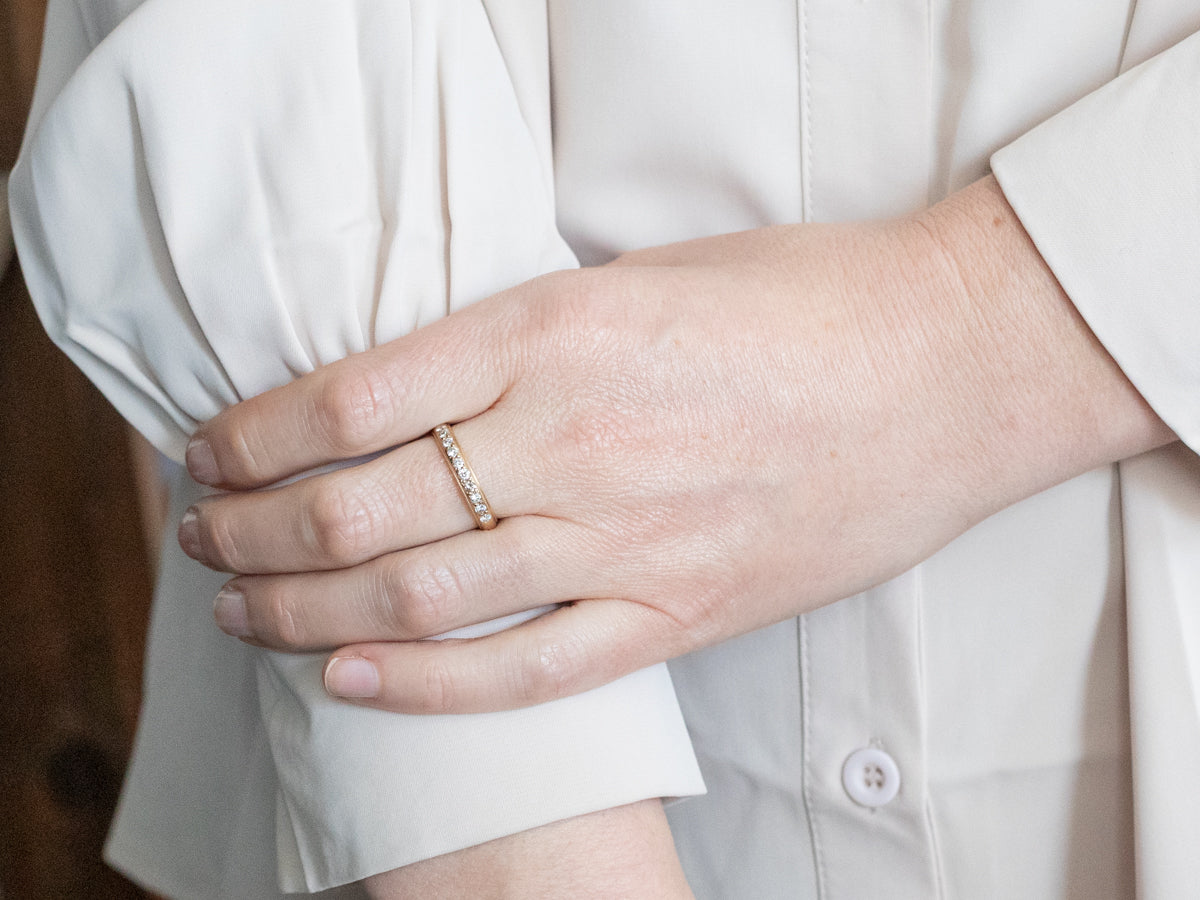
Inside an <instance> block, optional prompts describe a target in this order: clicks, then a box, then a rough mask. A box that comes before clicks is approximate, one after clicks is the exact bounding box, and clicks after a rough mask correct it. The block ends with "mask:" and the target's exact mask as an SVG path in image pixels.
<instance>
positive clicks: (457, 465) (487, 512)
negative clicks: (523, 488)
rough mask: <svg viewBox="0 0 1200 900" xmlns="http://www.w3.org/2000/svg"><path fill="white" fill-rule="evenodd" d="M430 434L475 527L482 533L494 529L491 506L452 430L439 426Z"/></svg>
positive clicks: (493, 515)
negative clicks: (473, 518)
mask: <svg viewBox="0 0 1200 900" xmlns="http://www.w3.org/2000/svg"><path fill="white" fill-rule="evenodd" d="M430 433H431V434H432V435H433V440H434V442H435V443H436V444H437V445H438V447H439V448H441V451H442V459H444V460H446V465H448V466H449V467H450V473H451V474H452V475H453V476H454V482H455V483H456V484H457V485H458V492H459V493H460V494H462V498H463V502H464V503H465V504H467V509H468V510H470V511H471V515H472V516H474V517H475V525H476V527H478V528H479V529H481V530H482V531H490V530H491V529H493V528H495V527H496V516H495V514H494V513H493V512H492V508H491V506H489V505H488V501H487V497H486V496H485V495H484V493H483V488H481V487H480V486H479V479H478V478H476V477H475V473H474V472H472V471H471V467H470V465H468V463H467V460H466V457H464V456H463V452H462V447H460V446H458V440H457V438H455V437H454V429H453V428H451V427H450V426H449V425H439V426H438V427H437V428H435V429H433V431H432V432H430Z"/></svg>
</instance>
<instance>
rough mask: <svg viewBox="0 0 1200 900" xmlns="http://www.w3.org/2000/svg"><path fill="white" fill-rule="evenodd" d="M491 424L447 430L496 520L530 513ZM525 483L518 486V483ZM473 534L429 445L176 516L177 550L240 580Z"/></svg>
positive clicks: (341, 564)
mask: <svg viewBox="0 0 1200 900" xmlns="http://www.w3.org/2000/svg"><path fill="white" fill-rule="evenodd" d="M498 418H499V417H497V416H494V415H488V416H482V417H476V418H474V419H471V420H469V421H467V422H465V423H463V424H461V425H458V426H456V427H455V432H456V433H457V434H458V436H459V439H460V441H461V445H462V446H463V447H464V448H465V450H464V452H465V453H467V454H469V456H470V459H471V468H472V469H473V470H474V472H475V474H476V476H477V477H478V481H479V484H480V485H481V486H483V487H484V488H485V489H486V493H487V497H488V501H489V502H490V504H491V508H492V513H493V514H494V515H495V516H496V517H497V518H503V517H505V516H513V515H521V514H525V513H530V512H534V511H535V510H533V509H531V508H529V507H528V506H527V505H526V503H525V499H524V497H523V496H522V493H521V492H520V491H518V490H514V489H513V488H512V486H513V485H515V484H517V483H519V477H517V478H514V477H513V473H512V471H511V467H509V466H506V465H505V462H504V457H502V455H501V454H500V453H499V451H498V450H493V447H498V446H502V445H504V441H503V440H495V439H494V438H493V437H492V436H493V435H495V433H496V430H495V429H494V428H492V427H491V424H490V423H492V422H495V421H496V419H498ZM526 477H528V476H527V475H526ZM475 527H476V521H475V518H474V517H473V515H472V514H471V512H470V511H469V509H468V507H467V505H466V503H465V502H464V499H463V496H462V494H461V493H460V492H459V489H458V485H457V483H456V480H455V478H454V476H453V475H451V472H450V469H449V467H448V466H447V465H446V461H445V459H444V458H443V456H442V453H441V451H440V450H439V449H438V448H437V445H436V444H435V443H434V440H433V438H431V437H424V438H420V439H418V440H416V441H413V442H411V443H408V444H405V445H403V446H401V447H397V448H395V449H394V450H391V451H389V452H387V453H385V454H383V455H382V456H380V457H378V458H375V459H372V460H369V461H367V462H363V463H361V464H359V465H356V466H352V467H348V468H342V469H338V470H336V471H333V472H328V473H325V474H317V475H312V476H309V477H305V478H301V479H300V480H298V481H295V482H292V483H290V484H287V485H285V486H282V487H277V488H272V489H269V490H263V491H257V492H251V493H238V494H223V495H218V496H214V497H209V498H206V499H204V500H202V501H200V502H199V503H197V504H196V505H195V506H193V507H192V508H191V509H190V510H188V512H187V514H186V515H185V516H184V518H183V521H182V522H181V523H180V527H179V542H180V545H181V546H182V547H183V549H184V551H185V552H186V553H187V554H188V555H189V556H191V557H193V558H194V559H197V560H199V561H200V562H202V563H204V564H205V565H207V566H209V567H210V568H213V569H218V570H220V571H225V572H238V573H242V574H269V573H283V572H310V571H323V570H332V569H343V568H346V567H349V566H355V565H359V564H361V563H363V562H365V561H367V560H370V559H374V558H376V557H378V556H380V555H382V554H385V553H390V552H393V551H396V550H403V549H406V548H409V547H415V546H419V545H421V544H426V543H429V542H431V541H438V540H442V539H444V538H447V537H449V536H451V535H455V534H460V533H462V532H464V531H468V530H470V529H472V528H475Z"/></svg>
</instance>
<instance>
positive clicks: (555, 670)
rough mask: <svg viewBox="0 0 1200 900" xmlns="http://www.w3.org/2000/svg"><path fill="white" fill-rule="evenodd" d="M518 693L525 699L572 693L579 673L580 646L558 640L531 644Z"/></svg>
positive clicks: (550, 697) (546, 698)
mask: <svg viewBox="0 0 1200 900" xmlns="http://www.w3.org/2000/svg"><path fill="white" fill-rule="evenodd" d="M525 660H526V663H525V666H524V670H523V672H522V679H521V693H522V695H523V696H524V699H525V701H526V702H529V703H541V702H545V701H547V700H557V699H559V698H561V697H566V696H568V695H570V694H572V693H574V689H573V688H574V685H575V682H576V679H577V678H578V672H579V647H578V646H577V644H576V642H574V641H567V640H557V641H553V642H551V643H546V644H537V645H534V646H533V647H532V648H531V650H530V652H529V653H528V655H527V656H526V657H525Z"/></svg>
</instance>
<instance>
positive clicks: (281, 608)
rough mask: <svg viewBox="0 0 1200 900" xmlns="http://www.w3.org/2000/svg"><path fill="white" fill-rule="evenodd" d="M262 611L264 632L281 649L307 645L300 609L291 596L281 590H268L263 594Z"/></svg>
mask: <svg viewBox="0 0 1200 900" xmlns="http://www.w3.org/2000/svg"><path fill="white" fill-rule="evenodd" d="M263 609H264V612H265V614H266V621H265V622H264V623H263V626H264V627H265V630H266V631H268V632H269V633H270V635H271V636H272V637H273V638H274V639H275V642H276V643H278V644H279V645H280V646H282V647H290V648H301V647H305V646H307V644H308V635H307V633H306V629H305V627H304V618H303V616H302V614H301V612H302V611H301V608H300V607H298V606H297V605H296V604H295V602H294V598H293V597H292V595H291V594H290V593H289V592H288V591H286V590H283V589H279V588H274V589H268V590H267V591H266V593H265V597H264V603H263Z"/></svg>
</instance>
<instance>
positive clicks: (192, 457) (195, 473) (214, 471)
mask: <svg viewBox="0 0 1200 900" xmlns="http://www.w3.org/2000/svg"><path fill="white" fill-rule="evenodd" d="M184 459H185V460H186V461H187V468H188V471H189V472H190V473H191V475H192V477H193V478H194V479H196V480H197V481H198V482H200V483H201V484H216V483H217V482H218V481H220V480H221V470H220V469H218V468H217V457H216V456H215V455H214V454H213V450H212V447H210V446H209V443H208V441H206V440H204V438H192V440H191V441H190V442H189V443H188V445H187V450H186V451H185V452H184Z"/></svg>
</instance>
